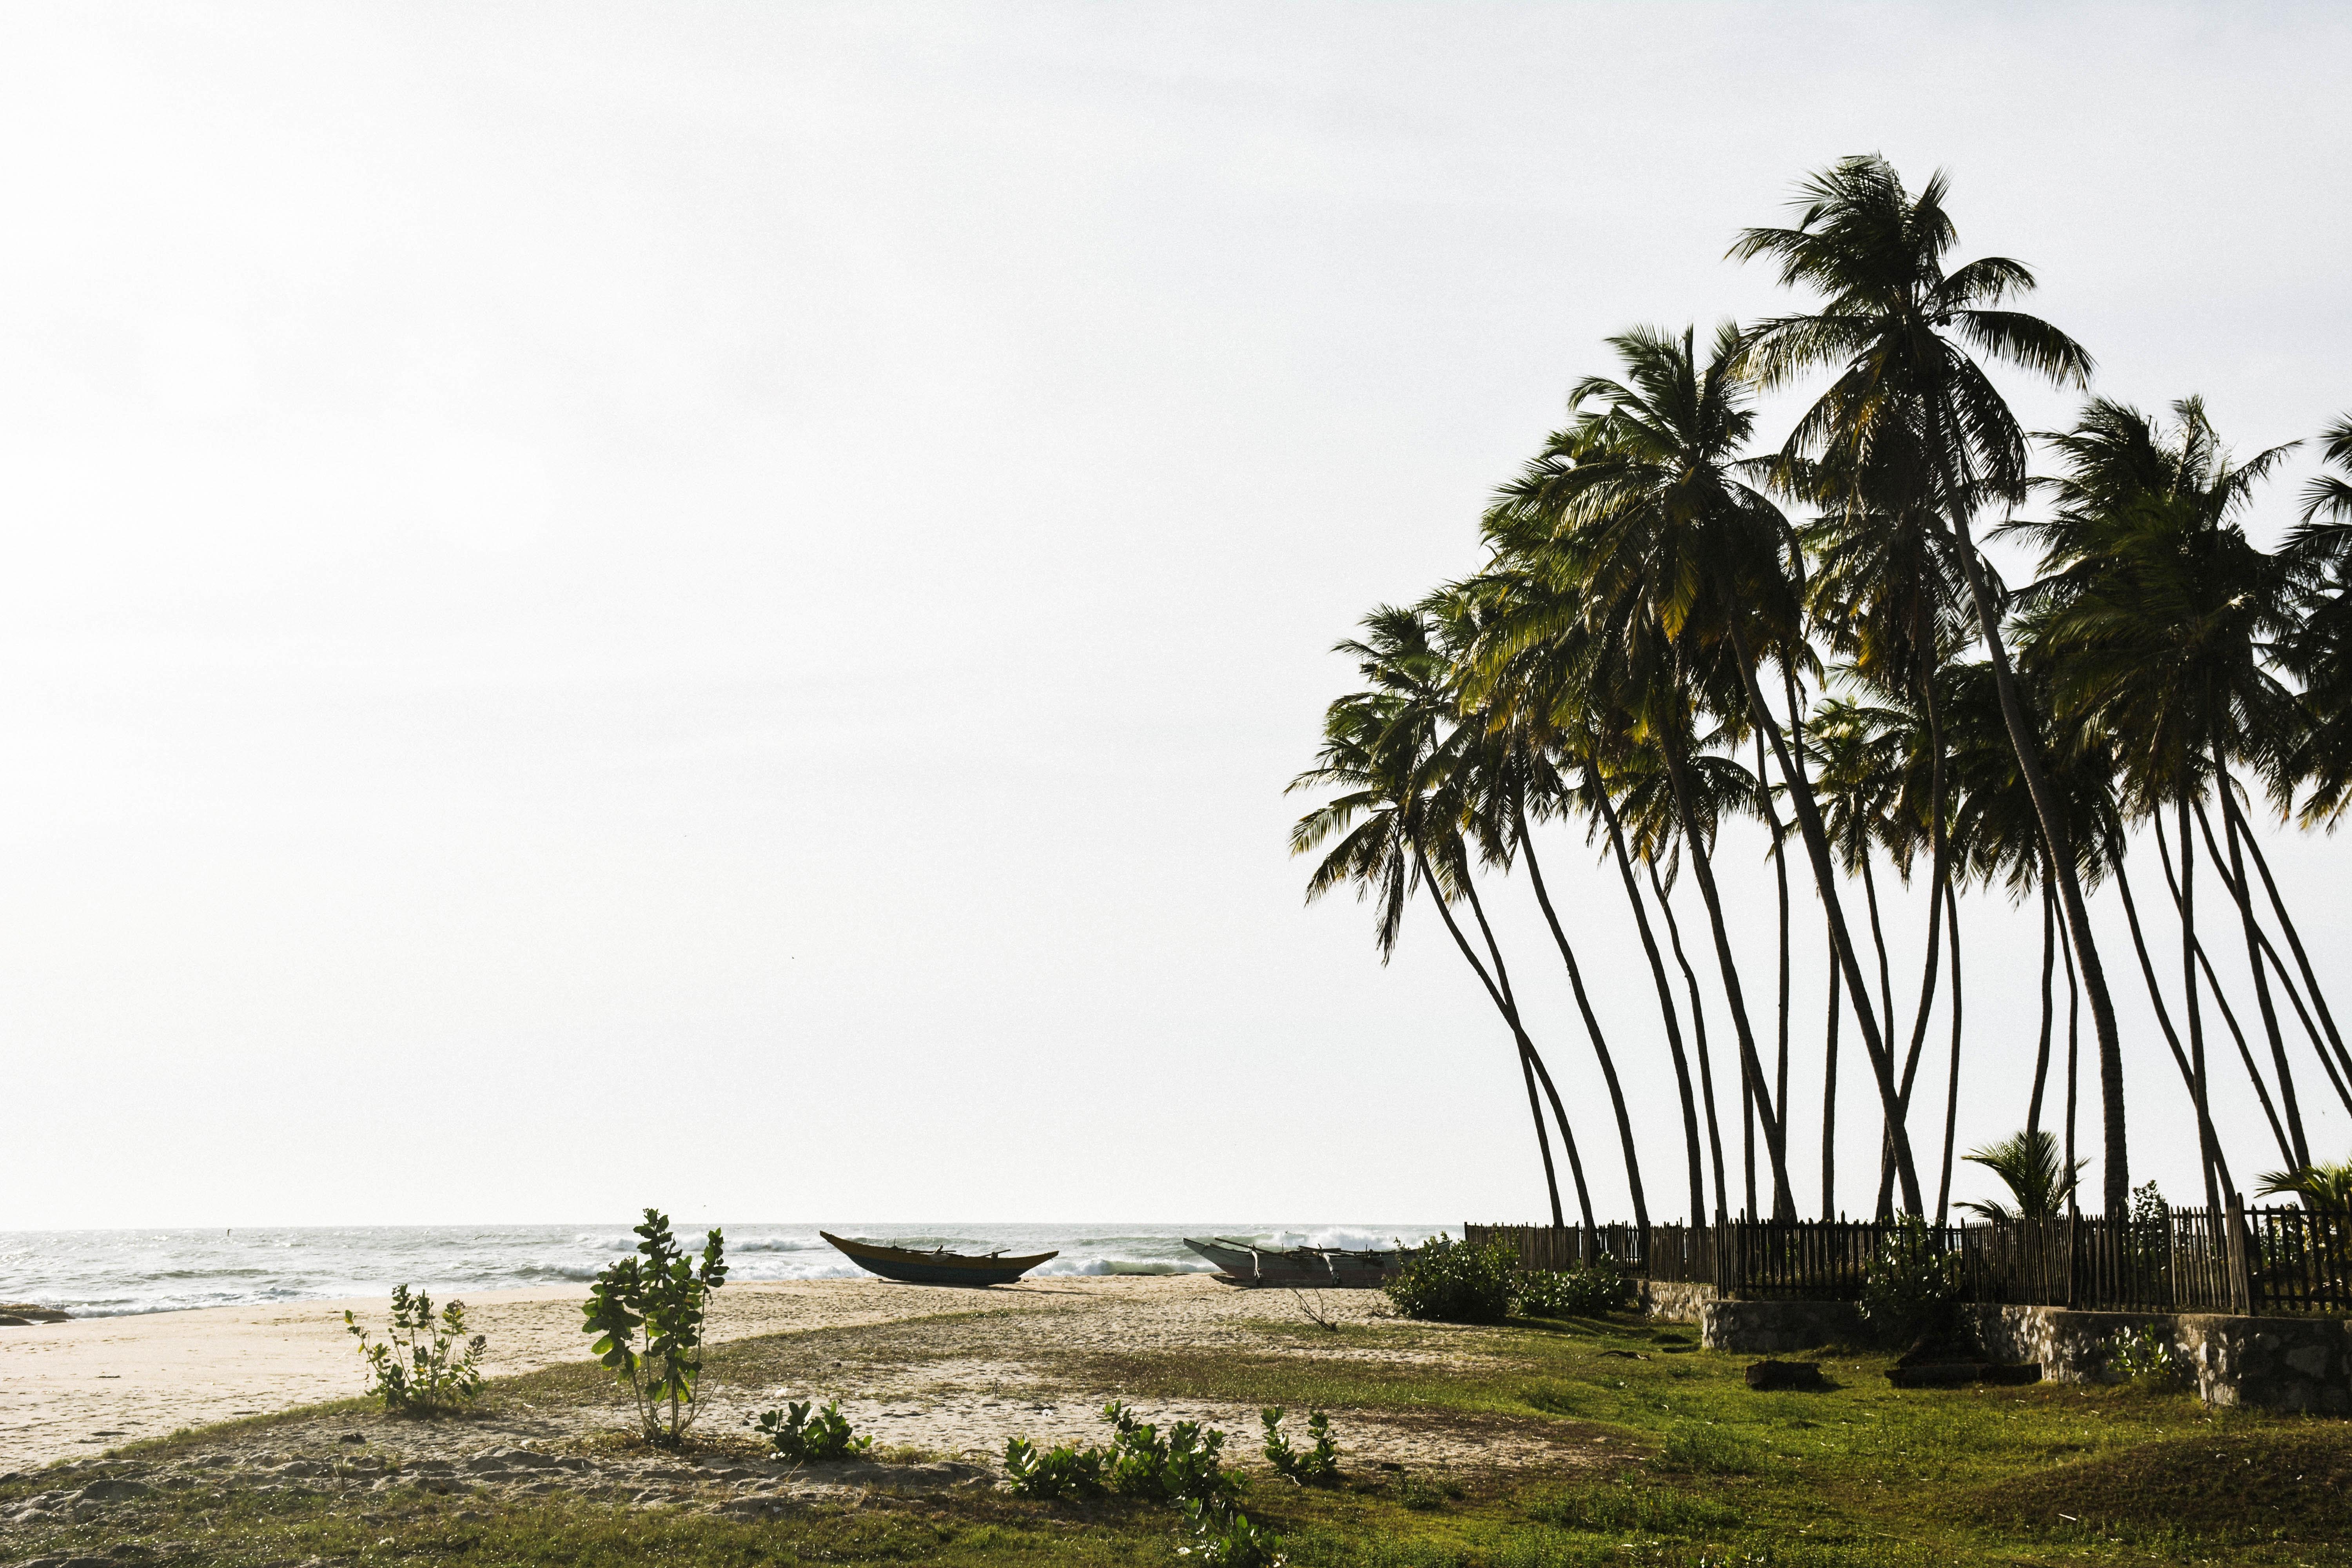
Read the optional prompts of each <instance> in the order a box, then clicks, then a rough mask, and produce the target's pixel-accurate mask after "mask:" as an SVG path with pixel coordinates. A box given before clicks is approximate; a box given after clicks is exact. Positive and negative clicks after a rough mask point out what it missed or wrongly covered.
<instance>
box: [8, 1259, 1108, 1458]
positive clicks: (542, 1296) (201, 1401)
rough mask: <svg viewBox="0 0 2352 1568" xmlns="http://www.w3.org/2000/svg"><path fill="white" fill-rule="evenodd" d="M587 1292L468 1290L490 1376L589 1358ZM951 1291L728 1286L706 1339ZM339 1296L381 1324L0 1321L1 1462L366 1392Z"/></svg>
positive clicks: (301, 1305) (823, 1282)
mask: <svg viewBox="0 0 2352 1568" xmlns="http://www.w3.org/2000/svg"><path fill="white" fill-rule="evenodd" d="M1124 1283H1125V1282H1124V1281H1121V1280H1118V1279H1101V1280H1066V1279H1057V1280H1051V1281H1045V1282H1036V1283H1024V1284H1019V1285H1013V1286H1006V1287H1002V1288H999V1289H994V1290H992V1291H990V1292H988V1296H987V1300H988V1304H989V1306H990V1308H991V1309H992V1310H1010V1311H1018V1310H1024V1309H1027V1308H1034V1307H1036V1306H1051V1305H1067V1304H1068V1303H1069V1302H1070V1301H1071V1300H1072V1297H1071V1292H1072V1291H1073V1290H1074V1289H1075V1290H1077V1291H1080V1292H1084V1293H1086V1295H1087V1296H1092V1297H1097V1298H1105V1299H1111V1298H1116V1297H1118V1295H1119V1294H1120V1287H1121V1286H1122V1285H1123V1284H1124ZM582 1298H583V1292H582V1291H581V1290H580V1289H578V1288H576V1287H574V1288H571V1289H562V1290H505V1291H495V1292H490V1293H488V1294H485V1295H482V1296H479V1297H477V1298H475V1299H474V1300H470V1301H468V1302H467V1314H468V1317H469V1319H470V1321H471V1323H472V1326H473V1328H474V1330H475V1331H477V1332H478V1333H482V1334H485V1335H487V1336H488V1340H489V1345H488V1352H487V1359H486V1361H485V1363H484V1364H485V1370H486V1371H487V1372H488V1373H489V1375H491V1376H494V1377H495V1376H499V1375H503V1374H506V1373H520V1372H530V1371H534V1370H536V1369H538V1368H540V1367H543V1366H548V1365H551V1364H553V1363H558V1362H567V1361H582V1360H585V1359H586V1358H587V1353H588V1339H587V1336H586V1335H584V1334H583V1333H582V1332H581V1331H580V1303H581V1300H582ZM1081 1299H1084V1297H1082V1298H1081ZM954 1304H955V1303H954V1300H953V1299H952V1298H943V1296H942V1294H941V1293H940V1292H939V1291H936V1290H925V1289H918V1288H915V1287H911V1286H905V1285H894V1284H891V1283H889V1282H887V1281H885V1280H879V1279H820V1280H803V1281H787V1282H782V1283H774V1284H741V1285H730V1286H729V1287H728V1288H727V1289H724V1290H722V1291H720V1292H719V1295H718V1297H717V1299H716V1304H715V1305H714V1307H713V1308H712V1311H711V1322H712V1331H711V1337H712V1339H713V1340H715V1341H724V1340H734V1339H744V1338H748V1337H751V1336H753V1335H758V1334H772V1333H781V1332H786V1331H793V1330H803V1329H818V1328H848V1327H855V1326H857V1325H860V1324H866V1323H885V1322H892V1321H899V1320H902V1319H908V1318H919V1317H925V1316H929V1315H931V1314H934V1313H937V1312H940V1311H941V1310H946V1309H949V1308H951V1307H952V1306H953V1305H954ZM345 1309H350V1310H352V1311H355V1312H357V1313H358V1314H359V1317H360V1320H361V1321H362V1323H365V1324H367V1325H369V1326H370V1327H371V1328H372V1329H373V1331H375V1332H376V1333H377V1334H378V1335H381V1334H382V1332H383V1318H384V1315H385V1311H386V1310H387V1299H386V1298H384V1297H382V1296H372V1297H354V1298H351V1299H348V1300H321V1301H299V1302H289V1303H286V1304H283V1305H277V1306H268V1307H208V1308H203V1309H200V1310H194V1311H184V1312H149V1313H142V1314H138V1315H135V1316H129V1317H119V1318H85V1319H80V1320H78V1321H69V1322H63V1323H35V1324H27V1325H23V1326H18V1327H9V1328H0V1391H5V1394H6V1397H5V1399H0V1471H6V1470H11V1469H21V1468H29V1467H31V1466H34V1465H39V1464H45V1463H47V1462H48V1461H50V1460H53V1459H59V1458H73V1457H77V1456H85V1455H88V1454H90V1453H92V1452H95V1451H98V1450H100V1449H103V1448H108V1447H114V1446H116V1445H118V1444H121V1443H127V1442H132V1441H135V1440H136V1439H138V1438H141V1437H154V1436H163V1435H164V1434H166V1433H169V1432H173V1431H175V1430H177V1429H179V1428H181V1427H183V1426H204V1425H206V1424H208V1423H211V1422H215V1421H226V1420H231V1419H233V1418H235V1417H237V1416H241V1415H269V1414H273V1413H275V1412H278V1411H281V1410H289V1409H292V1408H294V1407H296V1406H298V1405H313V1404H317V1403H319V1402H320V1401H323V1400H330V1399H341V1398H347V1397H350V1396H352V1395H353V1394H359V1393H360V1392H361V1391H362V1378H361V1366H360V1361H359V1355H358V1352H357V1349H356V1346H355V1343H354V1342H353V1341H352V1336H351V1334H350V1333H349V1332H348V1331H346V1330H345V1328H344V1325H343V1312H344V1310H345Z"/></svg>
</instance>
